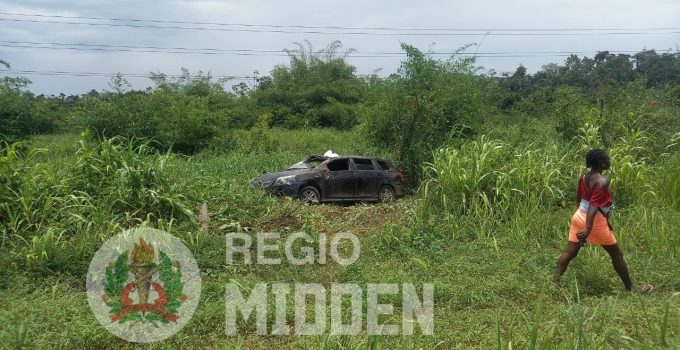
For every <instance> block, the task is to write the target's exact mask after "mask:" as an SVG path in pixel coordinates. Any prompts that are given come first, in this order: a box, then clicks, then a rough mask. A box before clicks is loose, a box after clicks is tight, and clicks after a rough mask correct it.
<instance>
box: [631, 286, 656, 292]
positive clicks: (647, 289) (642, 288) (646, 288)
mask: <svg viewBox="0 0 680 350" xmlns="http://www.w3.org/2000/svg"><path fill="white" fill-rule="evenodd" d="M652 290H654V286H653V285H651V284H637V285H635V286H633V291H635V292H638V293H643V294H646V293H649V292H651V291H652Z"/></svg>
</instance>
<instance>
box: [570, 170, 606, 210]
mask: <svg viewBox="0 0 680 350" xmlns="http://www.w3.org/2000/svg"><path fill="white" fill-rule="evenodd" d="M578 195H579V197H581V199H585V200H587V201H588V202H589V203H590V204H591V205H594V206H596V207H599V208H605V207H609V206H611V205H612V203H614V198H613V197H612V195H611V193H609V189H607V188H604V187H600V186H596V187H594V188H589V187H588V185H587V184H586V181H585V176H581V178H580V179H579V182H578Z"/></svg>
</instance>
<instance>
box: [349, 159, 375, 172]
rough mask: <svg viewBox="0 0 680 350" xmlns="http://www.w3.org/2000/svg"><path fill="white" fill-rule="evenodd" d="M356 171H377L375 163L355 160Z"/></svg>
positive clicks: (367, 160) (368, 160) (366, 160)
mask: <svg viewBox="0 0 680 350" xmlns="http://www.w3.org/2000/svg"><path fill="white" fill-rule="evenodd" d="M353 160H354V166H355V167H356V170H375V168H374V167H373V162H371V160H370V159H366V158H353Z"/></svg>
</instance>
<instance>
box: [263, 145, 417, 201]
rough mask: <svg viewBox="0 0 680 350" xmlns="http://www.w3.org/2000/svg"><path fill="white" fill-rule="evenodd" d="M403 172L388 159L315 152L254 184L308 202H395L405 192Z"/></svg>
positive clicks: (265, 175) (264, 175)
mask: <svg viewBox="0 0 680 350" xmlns="http://www.w3.org/2000/svg"><path fill="white" fill-rule="evenodd" d="M403 184H404V174H403V173H402V172H401V171H400V170H399V169H397V168H396V167H395V166H394V165H392V163H391V162H390V161H388V160H385V159H381V158H372V157H359V156H337V155H333V156H325V155H324V156H319V155H312V156H310V157H309V158H307V159H305V160H304V161H301V162H298V163H295V164H293V165H291V166H290V167H289V168H288V169H286V170H283V171H280V172H275V173H268V174H263V175H260V176H258V177H256V178H255V179H253V186H254V187H259V188H263V189H264V190H265V191H266V192H268V193H271V194H274V195H280V196H288V197H294V198H299V199H301V200H303V201H305V202H310V203H320V202H340V201H380V202H392V201H394V200H396V199H397V198H398V197H401V196H402V195H403V194H404V186H403Z"/></svg>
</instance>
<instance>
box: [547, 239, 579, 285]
mask: <svg viewBox="0 0 680 350" xmlns="http://www.w3.org/2000/svg"><path fill="white" fill-rule="evenodd" d="M580 249H581V245H580V244H578V243H575V242H568V243H567V248H565V249H564V252H562V255H560V258H559V259H557V266H556V267H555V274H554V275H553V282H555V283H557V282H559V281H560V277H562V274H563V273H564V271H565V270H567V266H569V262H571V259H573V258H575V257H576V255H577V254H578V251H579V250H580Z"/></svg>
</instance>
